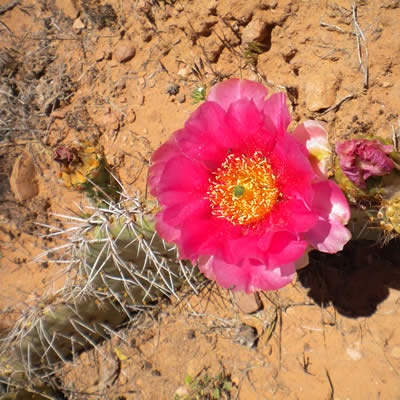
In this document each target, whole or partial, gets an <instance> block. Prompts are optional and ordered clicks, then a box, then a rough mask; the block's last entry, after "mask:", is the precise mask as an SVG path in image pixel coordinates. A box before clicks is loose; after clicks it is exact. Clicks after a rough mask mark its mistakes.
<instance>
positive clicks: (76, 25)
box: [72, 18, 85, 34]
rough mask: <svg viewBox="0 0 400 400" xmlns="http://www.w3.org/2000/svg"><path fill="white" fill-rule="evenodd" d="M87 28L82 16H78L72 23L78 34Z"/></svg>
mask: <svg viewBox="0 0 400 400" xmlns="http://www.w3.org/2000/svg"><path fill="white" fill-rule="evenodd" d="M83 29H85V24H84V23H83V22H82V20H81V19H80V18H77V19H76V20H75V21H74V23H73V24H72V30H73V31H74V32H75V33H76V34H78V33H81V32H82V30H83Z"/></svg>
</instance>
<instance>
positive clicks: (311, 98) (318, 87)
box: [303, 74, 337, 111]
mask: <svg viewBox="0 0 400 400" xmlns="http://www.w3.org/2000/svg"><path fill="white" fill-rule="evenodd" d="M336 82H337V80H336V77H335V76H334V75H328V74H327V75H322V74H321V75H317V74H314V76H310V77H307V78H306V79H305V80H304V85H303V91H304V100H305V102H306V107H307V108H308V109H309V110H310V111H319V110H323V109H327V108H329V107H331V106H333V105H334V104H335V102H336V90H337V88H336V86H337V85H336Z"/></svg>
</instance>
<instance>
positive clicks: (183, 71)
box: [177, 68, 190, 78]
mask: <svg viewBox="0 0 400 400" xmlns="http://www.w3.org/2000/svg"><path fill="white" fill-rule="evenodd" d="M189 74H190V71H189V70H188V69H187V68H181V69H180V70H179V71H178V72H177V75H178V76H180V77H181V78H186V77H187V76H188V75H189Z"/></svg>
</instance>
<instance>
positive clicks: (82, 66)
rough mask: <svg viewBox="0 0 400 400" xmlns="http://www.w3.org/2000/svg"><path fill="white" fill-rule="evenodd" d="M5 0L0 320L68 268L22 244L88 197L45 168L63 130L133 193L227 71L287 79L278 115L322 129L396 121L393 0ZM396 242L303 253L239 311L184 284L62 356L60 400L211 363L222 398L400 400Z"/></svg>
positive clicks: (145, 393)
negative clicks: (166, 299) (99, 149)
mask: <svg viewBox="0 0 400 400" xmlns="http://www.w3.org/2000/svg"><path fill="white" fill-rule="evenodd" d="M13 3H15V2H7V1H4V0H3V1H0V73H1V75H0V104H1V107H0V108H1V111H0V123H1V125H0V176H1V180H0V202H1V207H0V222H1V225H0V240H1V241H2V246H1V250H0V251H1V258H0V270H1V274H2V275H1V280H0V289H1V294H0V310H1V311H0V312H1V314H2V318H1V321H0V328H1V329H0V333H2V334H3V335H6V333H7V332H8V330H9V329H10V328H11V327H12V326H13V323H14V321H15V319H16V318H17V317H18V316H19V315H20V313H21V311H23V310H24V309H26V308H27V307H29V306H30V305H32V304H35V302H37V301H38V299H40V298H41V296H43V295H44V293H49V292H51V291H52V290H54V289H56V288H59V287H61V286H62V284H63V282H64V279H65V276H64V272H63V266H62V265H58V264H57V263H55V262H53V260H52V259H40V260H37V259H35V257H37V256H38V255H39V254H41V253H43V251H46V250H47V249H49V248H51V247H53V246H55V245H56V244H57V243H58V242H57V241H56V240H55V239H51V238H50V239H49V238H43V237H42V235H43V234H46V233H48V232H49V229H48V227H46V226H47V225H51V226H60V225H61V224H62V221H61V218H60V217H58V216H57V215H54V214H51V213H55V214H68V215H71V214H72V213H79V212H80V211H79V206H80V205H82V204H86V203H87V200H86V199H85V198H84V196H83V195H81V194H80V193H76V192H73V191H71V190H69V189H68V188H66V187H65V186H64V185H63V184H62V182H61V181H60V179H59V178H58V175H57V172H58V171H59V168H60V166H59V164H57V163H56V162H55V161H54V160H53V153H54V149H55V148H56V147H57V146H59V145H60V144H63V145H72V146H76V145H77V143H78V142H79V141H80V140H86V141H90V142H96V143H100V144H101V145H102V146H103V148H104V151H105V155H106V157H107V161H108V163H109V165H110V166H111V167H112V170H113V172H114V173H115V174H116V175H117V176H118V177H119V179H120V180H121V182H122V183H123V185H124V187H125V188H126V190H127V191H128V193H130V194H132V195H133V194H136V193H140V195H141V196H142V197H147V193H146V175H147V167H148V163H149V159H150V156H151V154H152V152H153V151H154V150H155V149H156V148H157V147H158V146H159V145H160V144H161V143H163V142H164V141H165V140H166V139H167V138H168V136H169V135H170V134H171V133H172V132H173V131H174V130H176V129H179V128H180V127H181V126H182V125H183V123H184V121H185V120H186V119H187V118H188V116H189V115H190V113H191V112H192V111H193V110H194V109H195V108H196V107H197V106H196V104H193V98H192V93H193V91H194V90H195V89H196V88H199V87H207V88H209V87H210V86H212V85H213V84H215V83H216V82H218V81H221V80H223V79H225V78H229V77H241V78H247V79H252V80H256V81H259V82H261V83H263V84H264V85H266V86H267V87H269V88H270V91H271V93H272V92H276V91H286V92H287V95H288V96H287V97H288V100H287V102H288V106H289V108H290V110H291V115H292V118H293V123H292V125H291V127H292V128H293V126H295V125H296V124H297V123H298V122H302V121H304V120H306V119H318V120H321V121H324V122H326V123H327V127H328V130H329V135H330V140H331V142H332V143H335V142H337V141H340V139H342V138H348V137H351V136H352V135H365V136H368V135H377V136H381V137H385V138H390V137H391V136H392V131H393V129H397V128H398V124H399V122H398V121H399V109H400V83H399V82H400V80H399V76H400V58H399V57H400V55H399V54H400V52H399V49H400V36H399V35H398V21H399V18H400V2H399V1H397V0H359V1H356V2H354V3H353V2H352V1H350V0H337V1H334V0H332V1H331V0H324V1H322V0H307V1H293V0H281V1H276V0H246V1H244V0H219V1H217V0H212V1H206V0H197V1H191V0H176V1H172V0H171V1H161V0H159V1H156V0H154V1H151V0H138V1H133V0H109V1H104V0H97V1H96V0H81V1H78V0H65V1H61V0H49V1H46V0H40V1H37V2H28V1H25V0H22V1H20V2H19V3H18V4H17V3H15V4H13ZM10 4H11V5H13V7H6V6H7V5H10ZM3 7H4V8H3ZM254 42H257V43H258V44H257V45H256V46H255V47H254ZM396 246H397V243H391V244H390V245H389V246H388V247H387V248H385V249H383V250H382V249H379V247H377V246H375V245H374V244H373V243H372V244H371V243H368V244H366V243H362V244H356V245H354V246H349V247H348V248H347V249H346V251H344V252H343V253H342V254H339V255H334V256H329V257H328V256H324V255H316V256H313V259H312V263H311V264H310V266H309V267H307V268H306V269H305V270H303V271H301V273H300V274H299V276H298V279H297V280H296V282H295V283H294V284H293V285H290V286H289V287H287V288H285V289H283V290H280V291H278V292H276V293H262V294H261V295H260V299H261V301H262V308H261V309H260V310H259V311H257V312H256V313H254V314H251V315H250V314H247V313H244V312H242V311H240V309H239V308H238V306H237V304H236V302H235V300H234V299H233V298H232V296H231V294H230V293H229V292H227V291H225V290H220V289H218V288H216V287H215V286H213V285H208V286H206V287H205V288H203V289H202V291H201V292H200V293H199V294H198V295H194V294H191V295H190V294H186V295H184V296H183V300H182V301H180V302H176V301H172V302H171V304H166V305H164V306H163V309H162V311H161V312H160V313H158V314H157V315H155V314H154V315H149V316H147V317H145V318H143V320H141V321H140V323H138V324H137V325H136V326H131V327H128V328H126V329H125V330H122V331H120V332H119V333H118V335H116V336H115V337H113V338H111V339H110V340H109V341H107V342H106V343H103V344H101V345H100V346H99V348H98V349H96V350H92V351H90V352H87V353H84V354H82V355H81V356H80V357H79V358H77V359H75V360H73V361H71V363H69V364H68V365H66V366H65V368H64V369H63V370H61V371H60V374H59V379H60V382H61V384H62V387H63V388H64V389H65V393H66V396H67V398H70V399H92V398H93V399H95V398H97V399H98V398H105V399H120V400H122V399H146V400H147V399H154V400H156V399H173V398H174V395H175V394H176V393H177V394H178V395H180V398H185V396H186V398H190V397H188V396H189V395H187V394H186V395H185V393H187V392H188V390H189V391H190V388H191V386H190V384H186V385H185V378H186V377H187V376H191V377H192V378H195V377H196V376H203V375H204V374H207V375H208V376H213V377H215V376H217V375H218V374H224V379H225V381H229V383H230V385H231V386H232V390H231V392H230V396H231V397H230V398H232V399H241V400H252V399H272V398H274V399H310V398H311V399H314V398H315V399H324V400H325V399H336V400H339V399H341V400H344V399H352V400H353V399H397V398H400V379H399V371H400V334H399V332H398V330H397V329H396V324H397V321H398V318H399V313H400V308H399V301H400V300H399V299H400V293H399V289H400V270H399V261H400V260H399V256H398V252H397V251H396ZM243 326H245V327H243ZM246 326H247V328H246ZM249 327H253V328H254V329H251V328H249ZM249 346H250V347H249ZM116 349H117V350H116ZM192 389H193V385H192ZM177 390H178V392H177ZM226 396H228V395H227V394H226ZM193 398H195V397H193ZM204 398H205V397H204ZM209 398H212V397H209ZM226 398H229V396H228V397H226Z"/></svg>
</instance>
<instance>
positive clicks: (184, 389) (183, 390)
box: [174, 386, 189, 398]
mask: <svg viewBox="0 0 400 400" xmlns="http://www.w3.org/2000/svg"><path fill="white" fill-rule="evenodd" d="M188 394H189V390H188V388H187V387H186V386H179V387H178V389H176V391H175V396H174V398H176V397H178V398H180V397H184V396H187V395H188Z"/></svg>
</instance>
